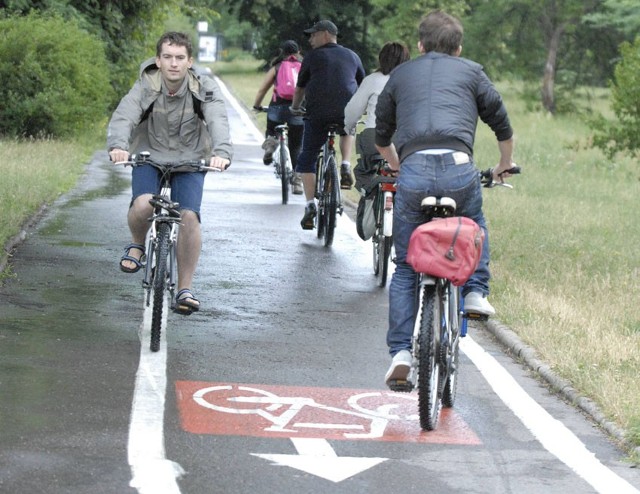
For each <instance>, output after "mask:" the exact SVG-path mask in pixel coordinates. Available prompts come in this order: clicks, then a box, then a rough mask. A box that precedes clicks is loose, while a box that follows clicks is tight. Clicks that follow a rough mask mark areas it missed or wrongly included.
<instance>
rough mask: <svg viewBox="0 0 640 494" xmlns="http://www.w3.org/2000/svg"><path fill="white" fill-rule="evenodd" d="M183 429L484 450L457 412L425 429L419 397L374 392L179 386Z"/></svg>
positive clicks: (212, 384) (449, 412)
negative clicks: (473, 446) (419, 407)
mask: <svg viewBox="0 0 640 494" xmlns="http://www.w3.org/2000/svg"><path fill="white" fill-rule="evenodd" d="M175 387H176V397H177V401H178V409H179V411H180V420H181V424H182V428H183V429H184V430H185V431H186V432H190V433H193V434H214V435H240V436H254V437H273V438H278V437H279V438H292V437H304V438H321V439H331V440H359V439H366V440H375V441H393V442H414V443H439V444H460V445H479V444H481V442H480V439H479V438H478V436H476V434H475V433H474V432H473V431H472V430H471V428H470V427H469V426H468V425H467V424H466V422H464V420H463V419H462V418H461V417H460V415H459V414H458V413H456V412H455V410H453V409H443V410H442V414H441V418H440V422H439V425H438V428H437V429H436V430H435V431H430V432H425V431H422V430H421V429H420V424H419V419H418V415H417V411H418V408H417V395H416V394H415V393H413V394H409V393H407V394H405V393H393V392H390V391H380V390H371V389H349V388H321V387H297V386H274V385H264V384H231V383H216V382H199V381H177V382H176V383H175Z"/></svg>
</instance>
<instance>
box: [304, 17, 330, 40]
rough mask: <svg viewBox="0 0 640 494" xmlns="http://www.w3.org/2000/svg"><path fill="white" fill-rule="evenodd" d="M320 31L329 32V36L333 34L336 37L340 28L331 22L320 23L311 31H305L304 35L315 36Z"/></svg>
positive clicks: (311, 28)
mask: <svg viewBox="0 0 640 494" xmlns="http://www.w3.org/2000/svg"><path fill="white" fill-rule="evenodd" d="M318 31H327V32H328V33H329V34H333V35H334V36H337V35H338V28H337V27H336V25H335V24H334V23H333V22H331V21H327V20H325V21H318V22H316V23H315V24H314V25H313V26H312V27H310V28H309V29H305V30H304V34H313V33H317V32H318Z"/></svg>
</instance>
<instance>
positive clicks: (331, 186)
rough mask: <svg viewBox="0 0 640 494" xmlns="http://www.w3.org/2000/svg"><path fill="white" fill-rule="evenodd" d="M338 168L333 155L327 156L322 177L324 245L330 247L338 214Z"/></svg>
mask: <svg viewBox="0 0 640 494" xmlns="http://www.w3.org/2000/svg"><path fill="white" fill-rule="evenodd" d="M337 170H338V168H337V167H336V160H335V158H334V157H333V156H329V160H328V163H327V170H326V175H325V177H324V179H325V180H324V190H323V196H324V220H323V221H324V224H323V227H324V245H325V247H330V246H331V244H332V243H333V235H334V232H335V230H336V217H337V215H338V201H339V199H338V194H339V192H338V188H339V187H340V185H339V183H338V172H337Z"/></svg>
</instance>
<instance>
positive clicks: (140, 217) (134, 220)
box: [121, 194, 153, 269]
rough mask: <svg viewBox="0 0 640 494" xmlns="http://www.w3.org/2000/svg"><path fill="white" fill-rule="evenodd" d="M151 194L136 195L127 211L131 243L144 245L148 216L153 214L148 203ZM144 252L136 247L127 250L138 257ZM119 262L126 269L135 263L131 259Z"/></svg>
mask: <svg viewBox="0 0 640 494" xmlns="http://www.w3.org/2000/svg"><path fill="white" fill-rule="evenodd" d="M149 199H151V194H143V195H141V196H138V197H136V199H135V200H134V201H133V204H132V205H131V207H130V208H129V211H128V213H127V223H128V224H129V230H130V231H131V243H134V244H139V245H144V243H145V237H146V236H147V231H148V230H149V226H150V223H149V218H150V217H151V215H152V214H153V207H152V206H151V204H149ZM143 254H144V252H143V251H141V250H140V249H137V248H135V247H134V248H132V249H130V250H129V255H130V256H131V257H135V258H136V259H140V258H141V257H142V255H143ZM121 264H122V266H123V267H124V268H126V269H135V267H136V265H135V264H134V263H133V262H132V261H127V260H124V261H121Z"/></svg>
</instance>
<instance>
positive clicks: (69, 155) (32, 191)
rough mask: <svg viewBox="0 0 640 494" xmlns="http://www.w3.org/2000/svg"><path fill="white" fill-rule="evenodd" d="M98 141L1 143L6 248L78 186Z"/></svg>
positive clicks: (1, 237)
mask: <svg viewBox="0 0 640 494" xmlns="http://www.w3.org/2000/svg"><path fill="white" fill-rule="evenodd" d="M97 146H98V139H97V138H95V137H91V138H82V139H79V140H78V141H56V140H47V139H45V140H27V141H20V140H0V175H1V176H2V187H0V204H2V214H1V217H2V221H1V222H0V245H5V243H6V242H7V240H8V239H10V238H11V237H12V236H14V235H15V234H16V233H17V232H18V231H19V230H20V228H21V226H22V225H23V224H24V223H25V222H26V221H27V219H28V218H29V217H31V216H32V215H33V214H34V213H35V212H36V211H38V210H39V209H40V207H41V206H42V205H43V204H47V203H51V202H52V201H54V200H55V199H56V198H57V197H58V196H59V195H61V194H63V193H65V192H67V191H68V190H70V189H71V188H73V187H74V186H75V184H76V183H77V180H78V177H79V176H80V175H81V174H82V173H83V171H84V169H85V165H86V162H87V159H88V158H89V157H90V156H91V154H92V153H93V152H94V151H95V149H96V148H97Z"/></svg>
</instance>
